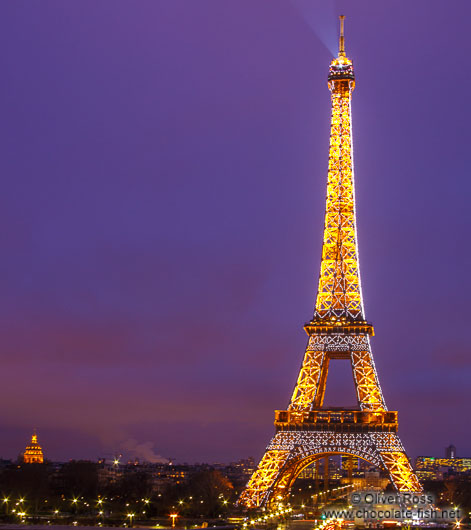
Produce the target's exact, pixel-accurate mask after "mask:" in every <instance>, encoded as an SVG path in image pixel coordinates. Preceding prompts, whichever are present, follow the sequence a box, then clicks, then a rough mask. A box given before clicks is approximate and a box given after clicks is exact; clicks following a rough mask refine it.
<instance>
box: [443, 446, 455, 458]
mask: <svg viewBox="0 0 471 530" xmlns="http://www.w3.org/2000/svg"><path fill="white" fill-rule="evenodd" d="M445 458H456V447H455V446H454V445H449V446H448V447H447V448H446V449H445Z"/></svg>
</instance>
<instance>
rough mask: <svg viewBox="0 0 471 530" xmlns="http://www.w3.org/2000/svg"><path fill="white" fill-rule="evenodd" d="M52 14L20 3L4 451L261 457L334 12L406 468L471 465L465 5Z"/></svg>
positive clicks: (314, 212)
mask: <svg viewBox="0 0 471 530" xmlns="http://www.w3.org/2000/svg"><path fill="white" fill-rule="evenodd" d="M47 6H48V7H47V8H44V7H42V6H40V5H36V4H28V3H15V7H14V6H13V4H3V5H2V7H1V12H2V17H0V26H1V33H0V34H2V36H3V38H4V40H5V43H8V45H7V46H4V47H3V52H2V53H1V54H0V63H1V66H2V72H3V76H4V83H3V86H2V91H3V98H1V100H0V101H1V103H0V105H1V106H2V116H3V123H2V127H1V128H0V134H1V138H2V145H3V150H2V151H3V156H2V168H1V169H2V174H3V182H4V190H3V194H2V200H3V204H2V209H1V211H2V215H3V222H2V226H3V232H2V247H3V252H4V259H3V261H2V262H3V274H2V275H1V276H0V281H1V282H2V285H1V291H2V293H3V303H2V304H1V308H2V312H3V314H2V320H1V321H2V332H1V335H0V336H1V337H2V353H1V356H2V367H3V370H2V372H3V373H2V378H3V380H4V382H3V384H2V385H1V388H0V434H1V437H2V443H1V444H0V457H3V458H13V457H15V456H16V455H17V454H18V451H19V450H21V449H22V448H24V446H25V442H26V441H27V440H28V439H29V437H30V435H31V431H32V428H33V427H36V428H37V429H38V433H39V436H40V440H41V443H42V445H43V448H44V453H45V457H46V458H50V459H52V460H61V459H68V458H74V455H75V458H95V457H98V456H105V455H106V454H107V453H108V454H114V453H117V452H128V453H129V456H130V457H132V456H138V454H137V453H139V452H142V451H146V450H147V451H151V452H152V453H153V454H155V456H158V455H161V456H163V457H170V458H174V459H175V460H177V461H181V462H183V461H188V462H195V461H235V460H238V459H239V458H244V457H248V456H254V457H255V458H258V457H260V456H261V454H262V453H263V451H264V449H265V445H266V441H267V439H269V436H270V435H271V434H272V430H273V427H272V425H271V424H270V421H267V418H271V417H272V414H273V409H274V408H279V409H283V408H285V407H286V400H287V396H289V395H290V394H291V392H292V389H293V387H294V384H295V379H296V375H297V372H298V370H299V366H300V364H301V361H302V357H303V351H304V348H305V344H306V335H305V333H304V331H303V324H304V322H306V321H308V320H309V319H310V318H311V317H312V313H313V306H314V300H315V295H316V287H317V279H318V278H317V274H318V270H319V261H320V250H321V244H322V226H323V216H324V202H325V197H324V195H325V183H326V174H327V155H328V131H329V120H330V103H329V98H330V96H329V91H328V88H327V86H326V75H327V65H328V64H329V62H330V60H331V58H332V56H331V54H330V52H329V50H328V47H329V39H330V38H331V39H332V42H333V43H335V42H336V38H337V25H336V16H337V15H338V14H340V13H341V12H342V13H343V14H345V15H346V16H347V28H346V29H347V35H348V50H349V54H350V56H351V58H352V59H353V61H354V65H355V70H356V73H357V78H358V81H357V87H356V90H355V98H354V100H353V106H352V114H353V124H354V129H353V136H354V138H355V139H354V145H355V173H356V187H357V217H358V240H359V248H360V261H361V268H362V277H363V295H364V299H365V313H366V318H367V319H368V320H369V321H371V322H372V323H373V324H374V326H375V331H376V335H375V337H374V338H373V339H372V347H373V350H374V355H375V362H376V366H377V370H378V373H379V378H380V380H381V384H382V388H383V392H384V395H385V398H386V401H387V403H388V405H389V407H390V409H391V410H398V411H399V418H400V430H399V434H400V436H401V439H402V440H403V442H404V444H405V446H406V447H407V450H408V453H409V456H411V457H415V456H418V455H421V454H422V455H423V454H436V453H439V452H440V454H441V450H442V448H443V447H445V446H448V445H449V444H450V443H453V444H454V445H456V446H457V448H458V449H457V454H458V455H466V454H471V444H470V442H469V427H468V426H467V422H466V421H465V420H466V419H467V401H468V400H469V398H470V397H471V396H470V390H469V385H468V384H467V380H468V378H469V371H470V362H471V361H470V357H469V355H467V354H468V353H469V346H468V344H467V335H466V331H467V328H468V326H467V300H466V295H467V287H468V283H469V282H468V280H467V277H466V273H467V270H468V268H469V267H468V265H469V263H470V261H471V254H470V251H469V249H468V248H467V247H466V245H463V244H462V243H463V242H465V241H466V240H467V239H466V238H467V235H468V230H467V228H468V226H469V212H468V210H467V195H468V194H469V191H470V187H471V184H470V182H469V178H468V177H467V171H466V170H467V165H466V153H467V147H468V145H469V143H470V133H469V132H468V130H467V127H466V124H467V118H468V114H469V112H470V111H469V109H468V108H467V106H466V102H465V99H464V95H462V94H465V93H466V91H467V89H468V88H469V85H470V79H469V75H468V72H467V69H466V65H467V56H468V51H469V48H470V45H469V43H468V40H467V39H466V23H467V22H466V21H467V16H466V15H469V12H470V11H471V8H470V7H469V6H468V5H467V4H465V3H464V2H455V3H452V4H447V5H446V6H445V5H443V4H442V3H440V2H423V1H418V2H416V3H414V4H413V5H412V6H411V5H409V4H407V3H406V2H405V1H400V2H397V9H392V8H390V7H385V6H382V5H375V6H371V5H369V4H368V3H367V2H358V3H356V4H355V6H352V5H350V4H348V3H347V2H344V1H341V2H340V1H339V2H330V3H329V4H327V7H326V6H325V5H324V6H323V7H320V6H316V7H314V4H312V3H309V2H302V1H301V0H299V1H293V2H281V1H266V2H261V3H258V4H257V5H254V4H252V3H250V2H245V1H239V2H237V3H235V2H234V3H224V4H223V5H222V4H220V3H219V2H212V1H200V2H199V3H198V5H197V6H195V5H192V4H183V3H172V4H170V5H168V4H166V3H155V2H142V3H140V4H139V5H133V7H132V8H131V7H130V5H128V4H126V3H125V2H120V1H118V2H114V3H113V7H111V4H109V3H106V2H102V3H95V4H92V3H91V2H81V3H80V4H78V3H70V4H67V5H64V4H62V3H60V2H50V3H48V5H47ZM92 6H93V7H92ZM326 35H327V36H328V37H327V38H326V37H325V36H326ZM461 91H462V92H461ZM331 372H332V373H330V374H329V380H328V382H327V395H326V401H327V402H328V400H329V396H333V395H334V393H330V394H329V392H330V391H331V390H332V387H333V386H337V387H340V386H342V385H343V384H344V382H345V381H348V374H346V373H344V372H342V371H340V373H338V374H335V373H334V370H332V371H331ZM350 390H351V391H352V392H353V385H352V386H351V387H350ZM352 392H350V393H349V388H346V389H345V391H344V392H343V393H340V395H339V392H335V394H337V395H339V397H338V399H339V400H340V399H342V398H343V401H345V399H347V400H348V399H349V398H351V397H352V395H353V394H352ZM333 404H335V403H333ZM71 452H72V453H73V454H70V453H71ZM66 453H68V454H66ZM133 453H134V455H133Z"/></svg>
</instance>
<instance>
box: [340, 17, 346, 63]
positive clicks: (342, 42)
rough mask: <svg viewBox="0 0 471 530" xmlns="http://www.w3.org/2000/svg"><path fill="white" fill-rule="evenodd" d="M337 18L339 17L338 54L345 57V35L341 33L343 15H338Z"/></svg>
mask: <svg viewBox="0 0 471 530" xmlns="http://www.w3.org/2000/svg"><path fill="white" fill-rule="evenodd" d="M339 19H340V39H339V55H340V56H341V57H345V35H344V34H343V24H344V20H345V16H344V15H340V16H339Z"/></svg>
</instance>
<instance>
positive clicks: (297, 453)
mask: <svg viewBox="0 0 471 530" xmlns="http://www.w3.org/2000/svg"><path fill="white" fill-rule="evenodd" d="M296 449H297V450H296ZM296 449H295V450H294V451H293V453H292V455H291V457H290V458H288V459H287V460H286V462H285V464H284V465H283V467H282V468H281V469H280V471H279V473H278V474H277V477H276V478H275V480H274V481H273V488H272V490H271V491H270V493H269V496H268V498H267V501H266V502H267V503H268V504H271V503H273V502H277V501H279V502H283V501H285V500H286V499H287V498H288V496H289V494H290V491H291V488H292V487H293V484H294V483H295V481H296V479H297V478H298V477H299V475H300V474H301V472H302V471H303V469H306V468H307V467H309V466H310V465H312V464H313V463H315V462H316V461H317V460H321V459H323V458H326V457H327V458H328V457H329V456H334V455H341V456H352V457H357V458H360V459H361V460H365V461H366V462H369V463H370V464H372V465H374V466H376V467H381V468H382V469H384V470H386V469H385V467H384V465H383V464H382V462H381V461H378V459H377V458H375V457H374V455H371V453H368V452H367V451H364V450H361V449H357V448H354V447H347V446H343V447H342V446H340V445H339V446H336V447H333V448H331V449H329V450H327V449H321V450H320V451H318V450H312V449H311V450H310V449H309V448H306V447H303V446H299V447H298V448H296ZM386 471H387V470H386Z"/></svg>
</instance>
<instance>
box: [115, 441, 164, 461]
mask: <svg viewBox="0 0 471 530" xmlns="http://www.w3.org/2000/svg"><path fill="white" fill-rule="evenodd" d="M121 448H122V449H123V450H124V451H126V452H128V453H129V454H130V456H131V457H133V458H138V459H140V460H143V461H144V462H151V463H152V464H159V463H161V464H165V463H167V462H168V458H164V457H163V456H161V455H159V454H157V453H156V452H155V451H154V442H142V443H139V442H138V441H137V440H135V439H134V438H130V439H129V440H126V441H125V442H123V443H122V444H121Z"/></svg>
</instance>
